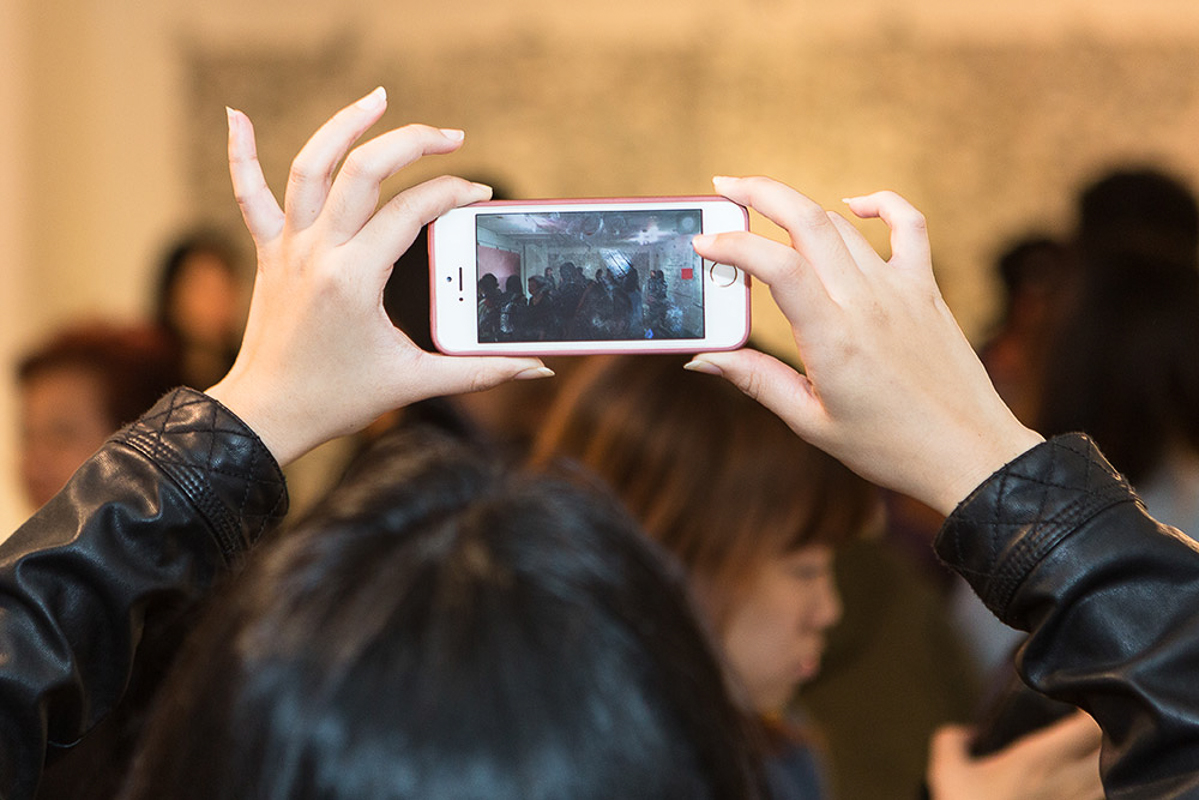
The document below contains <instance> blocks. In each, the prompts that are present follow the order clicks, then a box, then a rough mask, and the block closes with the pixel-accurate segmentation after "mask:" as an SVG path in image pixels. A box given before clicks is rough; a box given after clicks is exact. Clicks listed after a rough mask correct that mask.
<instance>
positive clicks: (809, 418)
mask: <svg viewBox="0 0 1199 800" xmlns="http://www.w3.org/2000/svg"><path fill="white" fill-rule="evenodd" d="M684 368H685V369H689V370H691V371H693V372H704V373H707V374H709V375H719V376H721V377H723V378H724V379H725V380H727V381H729V382H730V383H732V384H733V385H734V386H736V387H737V388H738V389H740V390H741V391H742V392H744V393H745V394H746V395H748V396H749V397H751V398H753V399H754V400H757V401H758V402H759V403H761V404H762V405H764V406H765V407H766V408H768V409H769V410H771V411H773V412H774V413H775V414H776V415H777V416H778V417H780V418H781V419H782V420H783V421H784V422H786V423H787V424H788V425H789V426H790V427H791V429H792V430H794V431H795V432H796V433H797V434H799V436H800V437H802V438H803V439H806V440H808V441H810V442H813V443H816V441H817V440H819V439H820V430H821V428H822V427H823V424H824V420H825V414H824V409H823V407H822V406H821V404H820V400H819V398H817V396H816V394H815V391H814V389H813V387H812V384H811V382H810V381H809V380H808V378H807V376H805V375H801V374H800V373H798V372H796V371H795V370H794V369H792V368H791V367H789V366H788V365H786V364H784V363H783V362H782V361H779V360H778V359H777V358H774V357H773V356H769V355H766V354H765V353H760V352H758V351H756V350H750V349H748V348H746V349H743V350H734V351H731V352H720V353H701V354H699V355H697V356H696V357H695V358H693V359H692V360H691V361H690V362H689V363H688V364H687V365H686V366H685V367H684Z"/></svg>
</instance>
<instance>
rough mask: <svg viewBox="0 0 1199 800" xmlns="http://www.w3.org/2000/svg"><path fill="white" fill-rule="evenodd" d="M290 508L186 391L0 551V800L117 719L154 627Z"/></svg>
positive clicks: (220, 413) (279, 488)
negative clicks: (52, 758) (152, 619)
mask: <svg viewBox="0 0 1199 800" xmlns="http://www.w3.org/2000/svg"><path fill="white" fill-rule="evenodd" d="M286 509H287V492H286V488H285V485H284V480H283V476H282V473H281V471H280V470H279V467H278V465H277V464H276V463H275V461H274V459H273V458H272V457H271V455H270V452H269V451H268V450H267V449H266V448H265V446H264V445H263V444H262V443H261V441H259V439H258V438H257V436H255V435H254V433H253V431H251V430H250V429H249V428H247V427H246V426H245V425H244V424H243V423H242V422H241V421H240V420H238V419H237V418H236V417H235V416H234V415H233V414H232V413H231V412H229V411H228V410H226V409H225V408H224V407H222V406H221V405H220V404H219V403H217V402H216V401H214V400H212V399H211V398H209V397H207V396H206V395H204V394H201V393H199V392H195V391H192V390H190V389H178V390H175V391H174V392H172V393H171V394H169V395H167V396H166V397H164V398H163V399H162V400H161V401H160V402H159V403H158V404H157V405H156V406H155V407H154V408H153V409H152V410H151V411H150V412H149V413H147V414H146V415H145V416H143V417H142V418H141V419H140V420H138V421H137V422H135V423H133V424H132V425H130V426H129V427H127V428H125V429H124V430H122V431H121V432H119V433H118V434H117V435H115V436H114V437H113V438H112V439H111V440H109V442H108V443H107V444H105V445H104V447H103V448H101V450H100V451H99V452H97V453H96V454H95V455H94V456H93V457H92V458H91V459H90V460H89V461H88V462H87V463H85V464H84V465H83V466H82V467H81V468H80V469H79V471H78V472H77V473H76V474H75V476H74V477H73V478H72V479H71V481H70V482H69V483H68V484H67V486H66V487H64V488H63V490H62V491H61V492H60V493H59V494H58V495H57V496H56V497H54V499H52V500H51V501H50V502H49V503H47V504H46V505H45V506H44V507H43V508H42V509H41V510H40V511H38V512H37V513H36V514H35V515H34V516H33V517H32V518H30V520H29V521H28V522H26V523H25V524H24V525H23V526H21V528H20V529H18V530H17V531H16V532H15V533H14V534H13V535H12V536H11V537H10V538H9V539H8V540H7V541H5V542H4V543H3V545H0V797H2V798H8V799H11V798H26V797H32V796H33V794H34V791H35V789H36V785H37V779H38V775H39V773H40V771H41V767H42V763H43V760H44V757H45V751H46V746H47V743H48V742H55V743H59V744H69V743H71V742H73V741H75V740H76V739H77V738H78V737H79V736H81V735H82V734H83V733H85V732H86V731H87V730H88V729H89V728H90V727H91V726H92V725H94V724H95V722H96V721H97V720H98V719H99V718H100V717H101V716H103V715H104V714H105V713H107V712H108V711H109V710H110V709H111V708H112V707H113V705H114V704H115V703H116V701H117V700H118V699H119V698H120V696H121V693H122V692H123V690H124V687H125V684H126V682H127V680H128V678H129V672H130V669H131V666H132V659H133V654H134V649H135V647H136V646H137V642H138V640H139V637H140V634H141V626H142V621H143V619H144V618H145V615H146V614H147V613H148V612H151V611H153V610H154V609H155V608H157V607H166V606H174V605H177V604H179V603H181V602H186V601H189V600H191V599H194V598H195V597H197V596H199V595H200V594H201V593H203V592H204V591H205V590H206V589H207V588H208V587H209V586H210V585H211V584H212V582H213V581H214V580H215V579H216V577H217V576H218V575H219V574H221V573H222V572H223V571H225V570H226V569H227V567H228V566H229V565H230V564H232V563H234V562H236V561H237V560H239V559H240V558H241V557H242V555H243V554H244V553H245V552H246V550H247V548H248V547H249V546H250V545H251V544H253V543H254V542H255V541H256V540H257V539H258V537H259V536H260V535H261V534H262V533H263V531H264V530H265V529H266V528H267V527H269V526H270V525H271V524H272V523H273V522H274V521H275V520H277V519H278V518H279V517H281V516H282V515H283V513H284V512H285V511H286Z"/></svg>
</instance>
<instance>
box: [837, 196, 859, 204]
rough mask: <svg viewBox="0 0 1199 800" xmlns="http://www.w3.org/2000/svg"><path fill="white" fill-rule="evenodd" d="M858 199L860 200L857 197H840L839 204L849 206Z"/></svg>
mask: <svg viewBox="0 0 1199 800" xmlns="http://www.w3.org/2000/svg"><path fill="white" fill-rule="evenodd" d="M860 199H861V198H858V197H842V198H841V202H842V203H844V204H845V205H849V204H850V203H852V202H853V201H854V200H860Z"/></svg>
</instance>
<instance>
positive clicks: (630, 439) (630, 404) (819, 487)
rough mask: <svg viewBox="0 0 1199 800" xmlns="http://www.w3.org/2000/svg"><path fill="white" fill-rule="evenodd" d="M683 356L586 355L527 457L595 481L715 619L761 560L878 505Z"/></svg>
mask: <svg viewBox="0 0 1199 800" xmlns="http://www.w3.org/2000/svg"><path fill="white" fill-rule="evenodd" d="M686 361H687V358H686V357H680V356H662V355H657V356H618V357H614V358H606V359H595V360H594V361H593V363H592V365H591V366H590V368H589V369H585V370H583V371H582V372H581V373H580V374H579V375H578V376H577V377H576V378H575V379H574V380H573V381H572V382H571V384H570V385H568V386H567V387H566V388H565V389H564V390H563V392H562V394H561V395H560V398H559V401H558V403H557V404H556V405H555V407H554V409H553V410H552V411H551V414H550V419H549V421H548V422H547V424H546V425H545V426H544V428H543V429H542V431H541V435H540V436H539V437H538V439H537V442H536V443H535V445H534V451H533V459H534V460H535V461H537V462H546V461H549V460H551V459H553V458H556V457H570V458H574V459H577V460H578V461H580V462H581V463H582V464H583V465H584V466H585V467H587V468H588V469H590V470H593V471H594V472H595V473H597V474H598V475H600V476H601V477H602V478H603V479H604V480H606V481H607V482H608V483H609V484H610V485H611V486H612V488H613V489H614V490H615V491H616V494H617V495H618V496H619V497H620V498H621V499H622V500H623V501H624V503H625V504H626V506H627V507H628V508H629V509H630V510H631V511H632V512H633V514H634V515H635V516H636V517H637V518H638V519H639V520H640V521H641V523H642V525H644V526H645V528H646V530H647V531H648V532H649V533H650V535H651V536H653V537H654V538H655V539H656V540H657V541H658V542H660V543H661V544H662V545H663V546H665V547H666V549H668V550H669V551H671V552H672V553H673V554H674V555H675V556H676V557H677V558H678V559H679V560H680V561H682V563H683V564H684V566H686V567H687V569H688V572H689V573H690V574H691V575H692V577H693V578H694V579H697V580H698V581H699V582H700V585H701V588H703V589H704V590H705V591H703V595H704V600H705V603H706V606H707V608H708V611H709V612H710V613H711V614H713V615H714V620H713V621H714V622H715V623H716V624H717V626H718V627H719V626H720V625H721V624H722V622H723V621H724V620H723V619H722V616H723V614H724V613H725V612H726V611H727V610H728V608H729V607H730V606H731V604H732V603H733V602H734V601H735V600H736V598H737V596H738V593H739V591H741V589H742V588H743V585H744V583H745V582H746V579H747V578H748V577H749V576H752V575H754V574H755V572H756V570H758V569H759V568H760V567H761V566H762V564H763V562H764V561H765V560H766V559H769V558H771V557H776V556H780V555H783V554H786V553H788V552H791V551H793V550H796V549H798V548H800V547H803V546H805V545H808V544H815V543H823V544H834V543H837V542H839V541H843V540H846V539H850V538H852V537H854V536H856V535H858V534H859V533H861V532H862V530H863V529H864V528H865V526H866V524H867V522H868V521H869V520H871V519H872V518H873V517H875V515H876V514H877V513H878V511H879V505H878V498H877V496H876V494H875V491H874V489H873V487H871V486H870V484H868V483H867V482H866V481H864V480H862V479H861V478H859V477H858V476H857V475H854V474H853V473H852V472H850V471H849V469H847V468H846V467H844V466H842V465H841V464H840V463H839V462H837V461H836V460H835V459H833V458H832V457H831V456H829V455H826V454H825V453H823V452H821V451H820V450H818V449H816V448H815V447H812V446H811V445H808V444H806V443H805V442H803V441H802V440H801V439H799V437H797V436H796V435H795V434H794V433H792V432H791V430H790V429H788V428H787V426H786V425H785V424H784V423H783V422H782V421H781V420H780V419H779V418H778V417H777V416H775V415H774V414H773V413H771V412H770V411H768V410H767V409H766V408H764V407H763V406H762V405H760V404H759V403H756V402H754V401H753V400H751V399H749V398H748V397H746V396H745V395H744V394H742V393H741V392H740V391H738V390H737V389H736V388H734V387H733V386H732V385H730V384H729V383H728V382H726V381H722V380H718V379H714V378H712V377H711V376H708V375H697V374H695V373H692V372H687V371H686V370H684V369H683V364H685V363H686Z"/></svg>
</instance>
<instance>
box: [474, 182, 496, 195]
mask: <svg viewBox="0 0 1199 800" xmlns="http://www.w3.org/2000/svg"><path fill="white" fill-rule="evenodd" d="M471 186H474V187H477V188H479V189H485V190H486V191H488V192H491V191H492V189H491V187H490V186H488V185H487V184H485V183H479V182H478V181H471Z"/></svg>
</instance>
